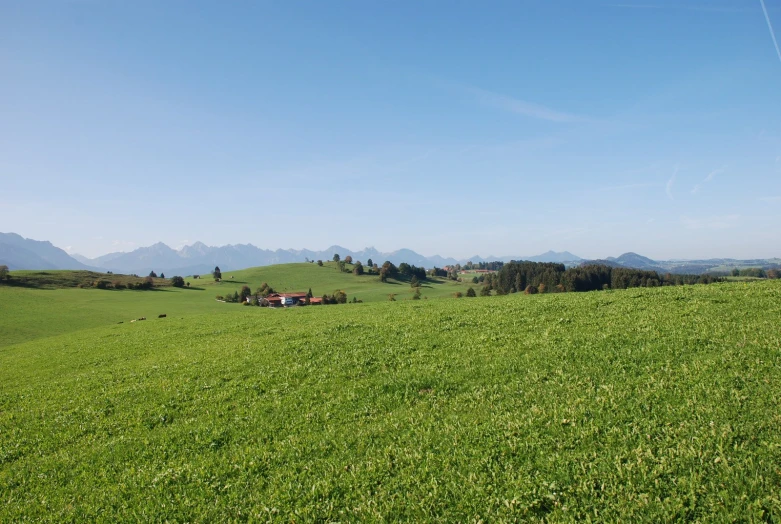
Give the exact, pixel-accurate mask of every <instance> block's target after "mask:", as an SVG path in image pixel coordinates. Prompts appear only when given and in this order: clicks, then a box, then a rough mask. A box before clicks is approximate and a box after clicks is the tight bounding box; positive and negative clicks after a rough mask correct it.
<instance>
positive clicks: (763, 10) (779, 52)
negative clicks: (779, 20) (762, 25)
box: [759, 0, 781, 60]
mask: <svg viewBox="0 0 781 524" xmlns="http://www.w3.org/2000/svg"><path fill="white" fill-rule="evenodd" d="M759 3H760V4H762V12H763V13H765V20H767V28H768V29H770V38H772V39H773V45H774V46H776V54H777V55H778V59H779V60H781V49H779V48H778V42H776V34H775V33H774V32H773V24H771V23H770V17H769V16H768V14H767V8H766V7H765V0H759Z"/></svg>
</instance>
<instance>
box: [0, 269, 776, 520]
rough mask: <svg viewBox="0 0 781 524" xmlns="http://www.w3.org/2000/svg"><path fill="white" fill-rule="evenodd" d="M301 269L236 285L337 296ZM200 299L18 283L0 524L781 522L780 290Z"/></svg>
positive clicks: (8, 351) (1, 417) (262, 274)
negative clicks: (297, 275) (274, 301)
mask: <svg viewBox="0 0 781 524" xmlns="http://www.w3.org/2000/svg"><path fill="white" fill-rule="evenodd" d="M311 266H312V269H313V270H314V269H318V270H319V271H322V272H323V273H322V275H324V276H323V277H322V279H323V280H321V281H320V283H322V285H323V287H326V286H331V285H332V284H333V283H335V282H336V280H328V279H331V278H336V276H335V275H339V273H338V272H337V271H336V270H335V269H333V268H318V267H317V266H316V265H311ZM280 268H281V266H280ZM283 269H284V268H283ZM283 269H279V268H278V269H277V270H276V271H277V272H276V273H275V275H276V277H277V279H278V282H275V281H274V279H273V278H267V277H268V276H269V275H271V274H272V273H271V271H274V270H273V269H269V270H268V271H269V272H268V273H267V272H266V271H265V268H259V269H253V270H247V271H244V272H226V273H224V274H223V275H224V276H226V277H228V278H229V277H230V275H233V276H234V279H233V280H234V281H246V282H251V284H252V287H253V290H254V288H255V286H256V285H259V284H260V283H262V282H263V281H268V282H269V284H271V285H272V286H274V287H281V288H283V289H284V286H285V285H289V286H290V290H293V286H296V288H295V290H301V289H303V290H305V288H308V287H312V288H313V292H314V293H315V294H319V293H324V292H329V293H330V292H332V291H333V289H324V290H322V291H320V289H318V285H319V284H318V283H316V282H315V283H313V284H311V285H310V284H308V283H306V284H304V285H303V286H300V287H299V286H297V284H298V283H297V282H296V281H290V282H289V283H288V284H285V281H284V279H283V273H284V272H283ZM326 271H330V272H332V273H333V275H332V276H330V277H326V276H325V275H326ZM312 274H313V275H314V274H315V273H314V272H313V273H312ZM345 276H349V277H352V275H345ZM291 278H292V277H291ZM191 282H192V280H191ZM202 284H203V285H202V287H203V288H204V290H203V291H198V290H171V291H132V292H127V291H117V292H114V291H99V290H80V289H69V290H31V289H25V288H13V287H10V288H9V287H2V288H0V299H1V300H2V303H1V304H2V312H3V320H2V325H0V333H2V335H3V341H4V342H3V343H4V346H3V347H0V437H2V438H0V502H1V503H0V521H1V522H19V521H52V522H63V521H65V522H70V521H107V522H108V521H110V522H115V521H194V522H213V521H237V520H242V521H245V520H246V521H385V520H408V521H448V522H449V521H515V520H519V521H553V522H559V521H570V522H582V521H599V522H605V521H646V522H666V521H683V520H686V521H695V522H711V521H746V522H751V521H760V522H777V521H778V520H779V519H781V500H780V499H779V493H781V411H780V410H779V406H781V388H779V384H781V328H780V327H779V325H781V323H780V322H779V320H781V319H780V316H781V282H778V281H763V282H751V283H721V284H713V285H707V286H704V285H701V286H682V287H665V288H646V289H630V290H625V291H604V292H592V293H565V294H546V295H533V296H526V295H520V294H515V295H509V296H502V297H483V298H471V299H467V298H462V299H449V300H444V299H443V300H421V301H397V302H388V301H387V293H385V299H384V300H382V301H381V302H380V299H381V298H382V293H381V292H380V291H379V290H378V291H376V292H374V293H376V295H375V296H376V297H377V300H378V302H377V303H363V304H346V305H338V306H323V307H306V308H292V309H289V310H277V311H275V310H268V309H265V308H252V307H242V306H237V305H233V304H221V303H217V302H216V301H214V299H213V296H214V294H215V291H216V290H217V289H226V288H228V287H230V286H234V285H241V284H239V283H238V282H236V283H235V284H234V283H231V284H228V283H225V284H222V285H221V284H216V283H213V282H208V283H207V282H206V281H203V283H202ZM200 285H201V284H200V283H199V286H200ZM374 285H375V283H372V282H370V281H367V282H366V287H365V288H363V289H361V291H360V292H357V293H356V294H357V295H358V297H359V298H362V299H364V300H365V301H366V302H369V300H368V299H369V297H371V296H373V295H372V293H373V292H372V289H373V287H372V286H374ZM442 285H443V286H445V285H447V284H442ZM336 289H338V287H336ZM356 289H357V288H356ZM451 289H454V288H451ZM69 293H72V294H69ZM79 294H80V295H79ZM348 294H350V293H349V292H348ZM424 294H425V291H424ZM432 294H433V292H432ZM448 294H451V295H452V292H450V291H449V292H448V293H442V295H440V296H442V297H444V296H447V295H448ZM350 295H351V294H350ZM362 295H363V296H362ZM30 297H33V298H32V299H30ZM74 297H79V298H74ZM82 297H89V299H86V298H82ZM104 297H105V298H104ZM69 299H73V301H74V302H75V304H73V305H71V307H69V306H68V303H69ZM80 301H83V302H84V303H87V302H89V305H88V306H85V308H86V309H83V310H81V311H79V310H78V307H80V306H79V302H80ZM136 301H137V302H136ZM112 304H116V305H112ZM188 304H190V305H188ZM20 305H22V306H23V307H19V306H20ZM112 307H115V308H116V309H115V310H113V311H112V310H111V308H112ZM188 308H189V309H188ZM97 311H103V312H102V313H96V312H97ZM55 312H56V313H55ZM87 312H89V314H90V315H93V314H95V315H98V316H96V317H95V318H94V319H91V320H89V321H87V320H85V319H84V318H83V316H84V314H85V313H87ZM131 312H132V315H131V314H130V313H131ZM150 312H151V313H150ZM154 312H160V313H163V312H167V313H168V316H167V318H164V319H158V318H150V317H151V316H152V314H153V313H154ZM104 313H105V317H100V316H99V315H102V314H104ZM172 313H174V314H172ZM113 314H116V315H124V317H125V318H128V317H129V318H134V317H136V316H141V315H145V316H146V317H147V318H148V320H146V321H143V322H135V323H129V322H127V321H125V322H124V323H123V324H116V323H115V322H114V320H115V318H113V317H112V315H113ZM9 318H10V319H11V320H9ZM29 318H33V319H35V318H37V319H38V331H37V332H36V331H35V329H33V328H34V321H33V320H31V321H30V324H28V327H27V328H25V329H27V330H28V331H27V332H23V331H24V330H20V331H18V332H15V331H13V330H12V329H13V328H12V327H11V326H12V324H13V323H14V322H22V323H24V322H26V319H29ZM57 319H63V320H57ZM56 322H62V323H69V322H70V323H72V324H73V325H72V326H71V327H72V328H73V329H71V330H70V332H65V333H63V334H55V332H56V331H57V329H50V327H49V326H48V325H47V324H50V323H56ZM47 330H48V331H47ZM25 333H26V334H25ZM47 333H48V334H51V335H53V336H46V335H47ZM9 334H10V335H11V336H12V337H15V339H16V341H15V342H14V341H12V342H11V343H7V340H8V335H9Z"/></svg>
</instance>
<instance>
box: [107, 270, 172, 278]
mask: <svg viewBox="0 0 781 524" xmlns="http://www.w3.org/2000/svg"><path fill="white" fill-rule="evenodd" d="M109 273H111V271H109ZM149 276H150V277H152V278H165V273H160V276H159V277H158V276H157V273H155V272H154V271H150V272H149Z"/></svg>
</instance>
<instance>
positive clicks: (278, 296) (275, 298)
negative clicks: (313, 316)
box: [266, 293, 323, 307]
mask: <svg viewBox="0 0 781 524" xmlns="http://www.w3.org/2000/svg"><path fill="white" fill-rule="evenodd" d="M266 300H268V305H269V307H292V306H304V305H306V293H272V294H270V295H269V296H267V297H266ZM309 303H310V304H311V305H313V306H314V305H320V304H322V303H323V300H322V299H320V298H314V297H312V298H310V299H309Z"/></svg>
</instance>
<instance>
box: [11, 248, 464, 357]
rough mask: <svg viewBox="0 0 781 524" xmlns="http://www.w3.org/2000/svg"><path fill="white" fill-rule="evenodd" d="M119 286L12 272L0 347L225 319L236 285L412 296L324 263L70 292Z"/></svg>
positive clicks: (376, 297)
mask: <svg viewBox="0 0 781 524" xmlns="http://www.w3.org/2000/svg"><path fill="white" fill-rule="evenodd" d="M171 276H173V275H171ZM231 277H233V278H231ZM124 278H126V277H123V276H120V275H105V274H99V273H89V272H82V271H14V272H12V279H13V281H15V282H17V283H24V284H25V285H24V286H0V310H1V311H2V312H3V314H2V316H0V334H2V336H0V347H2V346H4V345H9V344H16V343H19V342H24V341H27V340H30V339H34V338H39V337H47V336H52V335H58V334H61V333H69V332H73V331H78V330H80V329H84V328H93V327H99V326H106V325H110V324H117V323H119V322H129V321H130V320H132V319H137V318H141V317H146V318H147V319H151V318H156V317H157V316H158V315H160V314H166V315H167V316H179V317H182V316H186V315H193V314H197V313H210V314H223V313H227V314H233V313H235V312H236V311H235V309H236V308H238V307H242V306H240V305H237V304H224V303H221V302H217V301H216V300H215V297H216V296H217V295H227V294H229V293H231V294H232V293H233V292H234V291H239V290H240V289H241V287H242V286H243V285H248V286H250V288H251V289H252V291H253V292H254V291H255V290H256V289H257V288H259V287H260V286H261V285H262V284H263V283H264V282H267V283H268V284H269V285H271V286H272V287H273V288H274V289H275V290H276V291H280V292H282V291H304V292H306V291H308V290H309V289H310V288H311V289H312V292H313V293H314V294H315V296H322V295H324V294H326V293H328V294H332V293H333V292H334V291H336V290H339V289H342V290H344V291H345V292H346V293H347V298H348V300H352V298H353V297H356V298H357V299H359V300H362V301H364V302H378V301H388V300H389V299H388V295H389V294H394V295H395V299H396V300H397V301H401V300H407V299H411V298H412V296H413V294H414V289H412V288H411V287H410V286H409V284H408V283H407V282H399V281H395V280H390V281H389V282H387V283H383V282H380V280H379V277H378V276H377V275H362V276H356V275H353V274H352V273H343V272H340V271H338V270H337V269H336V267H335V266H334V265H333V263H332V262H330V263H326V264H324V265H323V266H322V267H320V266H318V265H317V264H306V263H302V264H281V265H276V266H264V267H256V268H251V269H245V270H242V271H231V272H224V273H223V279H222V281H221V282H215V281H214V279H212V278H211V275H204V276H203V278H200V279H193V278H192V276H188V277H186V280H187V282H189V283H190V287H189V288H174V287H171V286H163V287H155V288H154V289H153V290H144V291H141V290H127V289H122V290H105V289H89V288H88V289H82V288H77V287H76V286H77V285H79V284H84V283H89V282H92V281H94V280H96V279H104V280H108V281H111V280H115V279H118V280H121V279H124ZM155 282H156V285H161V284H163V283H164V282H165V281H163V280H162V279H156V281H155ZM470 285H472V284H462V283H460V282H455V281H452V280H446V279H441V278H436V279H431V280H426V281H424V282H423V286H422V287H421V297H422V299H429V298H431V299H434V298H453V296H454V294H455V293H456V292H458V291H460V292H462V293H464V294H465V293H466V291H467V289H468V288H469V286H470ZM474 287H476V286H474ZM256 313H257V312H256Z"/></svg>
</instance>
